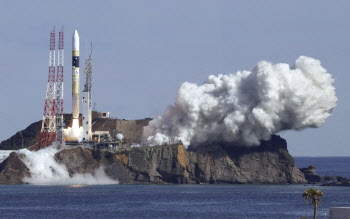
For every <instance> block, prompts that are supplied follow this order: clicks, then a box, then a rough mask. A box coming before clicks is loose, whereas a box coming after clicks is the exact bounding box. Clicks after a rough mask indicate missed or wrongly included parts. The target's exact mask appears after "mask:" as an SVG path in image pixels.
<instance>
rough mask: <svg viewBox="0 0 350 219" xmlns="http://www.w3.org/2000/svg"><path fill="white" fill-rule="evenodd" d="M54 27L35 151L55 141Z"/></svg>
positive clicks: (51, 34)
mask: <svg viewBox="0 0 350 219" xmlns="http://www.w3.org/2000/svg"><path fill="white" fill-rule="evenodd" d="M55 91H56V89H55V27H54V28H53V30H52V31H51V33H50V58H49V78H48V82H47V89H46V98H45V106H44V114H43V121H42V125H41V131H40V136H39V141H38V145H37V149H38V150H39V149H42V148H45V147H47V146H48V145H50V144H51V143H52V142H53V141H54V140H55V139H56V110H55Z"/></svg>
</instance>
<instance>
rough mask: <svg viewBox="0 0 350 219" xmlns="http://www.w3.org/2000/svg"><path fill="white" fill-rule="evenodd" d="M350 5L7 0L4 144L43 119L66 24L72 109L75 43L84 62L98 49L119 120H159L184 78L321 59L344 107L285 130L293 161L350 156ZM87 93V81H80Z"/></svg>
mask: <svg viewBox="0 0 350 219" xmlns="http://www.w3.org/2000/svg"><path fill="white" fill-rule="evenodd" d="M349 11H350V1H346V0H344V1H341V0H338V1H322V0H314V1H305V0H298V1H296V0H293V1H280V0H274V1H272V0H264V1H261V0H256V1H249V0H242V1H232V0H230V1H203V0H200V1H179V0H177V1H164V0H157V1H154V0H153V1H145V0H140V1H66V0H60V1H32V0H31V1H4V0H0V27H1V28H0V75H1V79H0V99H1V107H0V141H1V140H4V139H6V138H8V137H10V136H11V135H13V134H15V133H16V132H17V131H19V130H21V129H24V128H26V127H27V126H28V125H29V124H30V123H32V122H34V121H38V120H40V119H41V118H42V113H43V104H44V98H45V91H46V82H47V75H48V48H49V42H48V41H49V32H50V30H51V28H52V26H53V25H56V30H57V29H58V28H59V27H60V26H61V25H62V24H64V27H65V69H64V70H65V71H64V73H65V78H64V83H65V90H64V91H65V92H64V94H65V106H64V107H65V112H66V113H69V112H71V47H72V44H71V37H72V34H73V31H74V29H78V31H79V35H80V40H81V54H82V56H81V60H84V59H85V57H84V54H85V41H86V40H88V41H90V40H92V41H93V42H94V75H93V92H94V93H93V98H94V100H95V101H96V103H97V109H98V110H101V111H110V112H111V115H112V116H114V117H118V118H126V119H136V118H145V117H154V116H156V115H158V114H161V113H163V111H164V110H165V108H166V107H167V106H168V105H169V104H172V103H173V102H174V98H175V96H176V92H177V89H178V87H179V85H180V84H181V83H182V82H183V81H190V82H195V83H199V84H200V83H202V82H203V81H205V80H206V79H207V77H208V75H210V74H219V73H224V74H227V73H234V72H236V71H237V70H245V69H247V70H251V69H252V68H253V67H254V65H255V64H256V63H257V62H258V61H260V60H263V59H264V60H268V61H271V62H287V63H290V64H293V63H294V61H295V59H296V58H298V57H299V56H300V55H306V56H311V57H314V58H317V59H320V60H321V62H322V64H323V66H325V67H326V68H327V69H328V71H329V72H330V73H332V75H333V77H334V78H335V80H336V82H335V86H336V89H337V96H338V98H339V102H338V106H337V108H336V109H335V111H334V113H333V117H331V118H330V119H329V120H328V121H327V122H326V124H325V125H324V126H323V127H322V128H319V129H308V130H304V131H302V132H295V131H288V132H283V133H282V136H284V137H285V138H286V139H287V141H288V145H289V146H288V148H289V151H290V152H291V154H292V155H294V156H301V155H303V156H350V150H349V146H348V139H347V137H348V132H349V127H348V124H349V118H348V116H347V112H349V107H350V105H349V101H348V99H349V92H348V83H349V79H350V76H349V73H348V67H347V66H348V63H349V62H350V56H349V51H350V46H349V45H350V44H349V40H350V25H349V21H350V14H349ZM81 79H82V80H81V88H82V87H83V83H84V80H85V78H84V76H83V75H81Z"/></svg>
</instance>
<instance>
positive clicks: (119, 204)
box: [0, 158, 350, 218]
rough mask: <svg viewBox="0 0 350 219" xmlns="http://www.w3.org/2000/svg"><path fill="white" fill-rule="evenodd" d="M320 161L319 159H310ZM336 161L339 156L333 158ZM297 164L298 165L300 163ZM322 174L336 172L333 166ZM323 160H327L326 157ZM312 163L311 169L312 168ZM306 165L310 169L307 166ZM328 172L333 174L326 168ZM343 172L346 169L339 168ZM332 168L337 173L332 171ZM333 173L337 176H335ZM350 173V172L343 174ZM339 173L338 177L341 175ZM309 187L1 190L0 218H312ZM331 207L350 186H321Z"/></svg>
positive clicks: (346, 201) (348, 202) (347, 199)
mask: <svg viewBox="0 0 350 219" xmlns="http://www.w3.org/2000/svg"><path fill="white" fill-rule="evenodd" d="M309 159H311V160H312V159H318V158H309ZM333 159H337V158H333ZM296 160H297V165H299V164H300V163H301V162H303V161H301V160H303V159H301V160H298V158H297V159H296ZM347 161H349V160H347ZM314 162H316V163H315V164H312V165H315V166H318V167H319V171H321V172H322V171H324V172H330V174H331V175H334V174H332V173H333V172H334V171H335V172H337V170H333V168H334V166H333V163H337V161H334V160H333V161H332V162H329V163H331V164H330V165H329V166H328V167H327V165H325V167H324V169H322V168H321V166H320V165H317V162H318V161H314ZM320 162H324V161H323V158H322V159H321V161H320ZM309 163H311V162H308V163H307V165H309ZM303 166H305V165H303ZM327 168H328V170H327ZM338 168H339V172H344V171H345V170H346V168H345V167H344V166H340V167H339V166H338ZM331 169H332V170H331ZM332 171H333V172H332ZM344 173H345V174H349V173H348V172H346V171H345V172H344ZM336 175H339V174H336ZM308 187H309V186H304V185H148V186H140V185H139V186H135V185H128V186H123V185H109V186H86V187H79V188H76V187H71V186H34V185H21V186H0V218H9V217H10V218H13V217H21V218H23V217H26V218H68V217H69V218H71V217H74V218H111V217H118V218H131V217H132V218H144V217H145V218H185V217H186V218H300V217H301V216H309V217H311V216H312V215H313V209H312V207H310V206H309V205H308V204H307V203H306V202H305V201H304V200H303V198H302V197H301V194H302V192H303V191H304V190H305V189H307V188H308ZM318 188H320V189H321V190H322V191H323V192H324V194H325V197H324V199H323V204H322V205H321V206H320V208H319V217H318V218H326V217H324V216H323V215H324V213H325V212H326V213H327V215H328V210H329V208H330V207H331V206H350V187H318Z"/></svg>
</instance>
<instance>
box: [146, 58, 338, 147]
mask: <svg viewBox="0 0 350 219" xmlns="http://www.w3.org/2000/svg"><path fill="white" fill-rule="evenodd" d="M333 81H334V80H333V78H332V76H331V75H330V74H329V73H327V71H326V69H324V68H323V67H322V66H321V63H320V61H319V60H316V59H313V58H309V57H305V56H301V57H299V58H298V59H297V60H296V63H295V67H294V68H290V66H289V65H288V64H284V63H280V64H274V65H273V64H271V63H269V62H266V61H262V62H259V63H258V64H257V65H256V66H255V68H254V69H253V70H252V71H251V72H250V71H242V72H241V71H239V72H237V73H236V74H229V75H221V74H220V75H218V76H214V75H211V76H209V78H208V80H207V81H206V82H205V83H204V84H202V85H197V84H193V83H189V82H184V83H183V84H182V85H181V86H180V88H179V90H178V94H177V97H176V101H175V104H174V105H171V106H169V107H168V108H167V109H166V111H165V113H164V114H163V115H161V116H158V117H157V118H155V119H154V120H152V121H151V122H150V123H149V125H148V126H147V127H145V128H144V133H143V137H144V143H145V144H148V145H164V144H168V143H169V141H170V142H179V141H182V142H183V144H184V145H185V146H189V145H193V146H195V145H199V144H202V143H213V142H228V143H234V144H237V145H246V146H252V145H258V144H259V143H260V141H261V140H268V139H269V138H270V136H271V135H272V134H274V133H277V132H279V131H281V130H288V129H293V130H301V129H304V128H308V127H320V126H322V125H323V124H324V123H325V121H326V119H327V118H328V117H330V116H331V112H332V110H333V109H334V108H335V106H336V102H337V100H338V99H337V97H336V94H335V88H334V87H333V85H332V83H333Z"/></svg>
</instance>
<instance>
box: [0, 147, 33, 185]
mask: <svg viewBox="0 0 350 219" xmlns="http://www.w3.org/2000/svg"><path fill="white" fill-rule="evenodd" d="M24 177H30V172H29V169H28V168H27V166H26V165H25V164H24V163H23V162H22V160H21V157H20V155H18V154H17V153H15V152H12V153H11V154H10V156H9V157H8V158H7V159H6V160H4V161H3V162H2V163H1V164H0V184H22V180H23V178H24Z"/></svg>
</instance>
